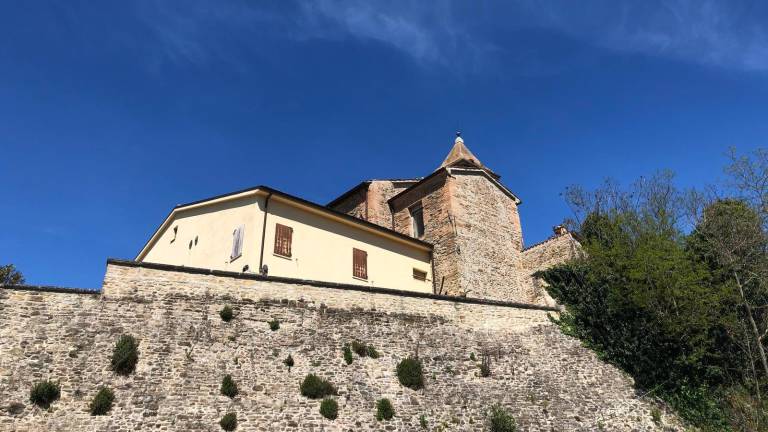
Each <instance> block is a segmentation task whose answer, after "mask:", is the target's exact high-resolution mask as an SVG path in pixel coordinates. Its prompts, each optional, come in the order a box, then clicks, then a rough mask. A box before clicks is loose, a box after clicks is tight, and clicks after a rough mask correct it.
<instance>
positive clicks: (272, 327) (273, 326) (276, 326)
mask: <svg viewBox="0 0 768 432" xmlns="http://www.w3.org/2000/svg"><path fill="white" fill-rule="evenodd" d="M269 329H270V330H272V331H277V330H278V329H280V321H278V320H276V319H273V320H272V321H269Z"/></svg>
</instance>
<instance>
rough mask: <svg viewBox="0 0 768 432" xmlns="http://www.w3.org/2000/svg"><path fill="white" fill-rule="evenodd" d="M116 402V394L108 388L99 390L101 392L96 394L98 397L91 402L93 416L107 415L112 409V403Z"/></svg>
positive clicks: (90, 408) (90, 407)
mask: <svg viewBox="0 0 768 432" xmlns="http://www.w3.org/2000/svg"><path fill="white" fill-rule="evenodd" d="M114 402H115V393H114V392H112V390H110V389H108V388H107V387H102V388H101V389H99V392H98V393H96V396H94V397H93V400H91V405H90V406H89V410H90V412H91V415H93V416H98V415H105V414H106V413H108V412H109V410H111V409H112V403H114Z"/></svg>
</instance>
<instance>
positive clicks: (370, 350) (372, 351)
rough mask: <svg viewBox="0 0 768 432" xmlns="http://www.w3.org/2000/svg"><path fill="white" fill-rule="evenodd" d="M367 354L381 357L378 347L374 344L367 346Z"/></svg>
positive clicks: (374, 357) (375, 357) (371, 356)
mask: <svg viewBox="0 0 768 432" xmlns="http://www.w3.org/2000/svg"><path fill="white" fill-rule="evenodd" d="M365 350H366V355H367V356H368V357H370V358H372V359H377V358H379V352H378V351H376V348H374V347H373V345H367V346H366V347H365Z"/></svg>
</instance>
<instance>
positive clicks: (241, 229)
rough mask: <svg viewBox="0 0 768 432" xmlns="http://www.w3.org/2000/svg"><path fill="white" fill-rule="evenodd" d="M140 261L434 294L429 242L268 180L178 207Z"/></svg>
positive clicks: (160, 228)
mask: <svg viewBox="0 0 768 432" xmlns="http://www.w3.org/2000/svg"><path fill="white" fill-rule="evenodd" d="M135 260H136V261H139V262H152V263H159V264H170V265H178V266H185V267H195V268H204V269H213V270H224V271H232V272H250V273H262V274H267V275H268V276H278V277H288V278H295V279H304V280H314V281H323V282H333V283H342V284H353V285H363V286H376V287H384V288H393V289H401V290H408V291H416V292H423V293H431V292H433V277H432V246H431V245H430V244H429V243H426V242H423V241H420V240H417V239H414V238H411V237H409V236H406V235H404V234H400V233H397V232H395V231H392V230H389V229H386V228H383V227H381V226H378V225H375V224H372V223H369V222H367V221H363V220H360V219H357V218H354V217H352V216H349V215H347V214H344V213H340V212H336V211H334V210H331V209H329V208H327V207H324V206H320V205H318V204H314V203H311V202H309V201H306V200H303V199H301V198H298V197H294V196H291V195H288V194H286V193H283V192H280V191H277V190H275V189H272V188H269V187H265V186H258V187H255V188H251V189H248V190H245V191H240V192H235V193H231V194H227V195H222V196H218V197H213V198H209V199H206V200H202V201H197V202H193V203H189V204H184V205H180V206H177V207H175V208H174V209H173V210H172V211H171V213H170V214H169V215H168V216H167V217H166V219H165V220H164V221H163V223H162V224H161V225H160V227H159V228H158V229H157V231H156V232H155V233H154V234H153V235H152V237H151V238H150V240H149V241H148V242H147V244H146V245H145V246H144V247H143V248H142V250H141V251H140V252H139V254H138V256H137V257H136V258H135Z"/></svg>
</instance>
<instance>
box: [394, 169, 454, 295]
mask: <svg viewBox="0 0 768 432" xmlns="http://www.w3.org/2000/svg"><path fill="white" fill-rule="evenodd" d="M454 181H455V179H454V178H453V177H451V176H449V175H448V172H447V171H442V172H439V173H437V175H434V176H432V177H431V178H428V179H426V180H425V181H424V182H422V183H420V184H419V185H417V186H415V187H413V188H412V189H410V190H408V192H406V193H404V194H402V195H400V196H397V197H395V198H394V199H393V200H392V201H391V206H392V212H393V214H394V217H393V220H394V226H393V229H394V230H395V231H397V232H400V233H402V234H406V235H413V223H412V220H411V212H410V208H411V207H412V206H414V205H417V204H421V206H422V209H423V215H424V238H423V240H425V241H427V242H429V243H432V245H434V249H433V252H432V262H433V266H434V271H433V275H434V278H435V281H434V285H435V291H436V292H437V293H440V294H447V295H460V294H461V285H460V279H459V278H460V274H459V266H458V263H457V260H456V256H457V254H458V244H457V238H456V225H455V215H454V209H453V202H452V197H453V192H452V191H453V182H454Z"/></svg>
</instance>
